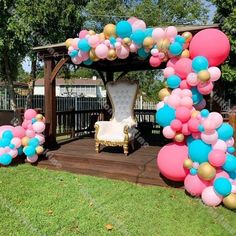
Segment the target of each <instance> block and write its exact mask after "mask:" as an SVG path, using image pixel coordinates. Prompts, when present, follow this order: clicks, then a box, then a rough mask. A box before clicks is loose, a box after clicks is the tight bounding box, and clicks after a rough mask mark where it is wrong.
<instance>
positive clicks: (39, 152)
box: [36, 146, 44, 155]
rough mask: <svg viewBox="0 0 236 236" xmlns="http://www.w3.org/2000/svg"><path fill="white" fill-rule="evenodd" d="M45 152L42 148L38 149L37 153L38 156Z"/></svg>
mask: <svg viewBox="0 0 236 236" xmlns="http://www.w3.org/2000/svg"><path fill="white" fill-rule="evenodd" d="M43 151H44V148H43V147H42V146H38V147H36V153H37V154H38V155H40V154H42V153H43Z"/></svg>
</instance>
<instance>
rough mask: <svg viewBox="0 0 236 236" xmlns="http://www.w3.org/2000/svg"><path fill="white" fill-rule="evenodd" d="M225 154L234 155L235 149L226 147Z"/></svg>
mask: <svg viewBox="0 0 236 236" xmlns="http://www.w3.org/2000/svg"><path fill="white" fill-rule="evenodd" d="M227 152H228V153H234V152H235V148H234V147H228V148H227Z"/></svg>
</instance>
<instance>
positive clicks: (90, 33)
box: [88, 30, 96, 35]
mask: <svg viewBox="0 0 236 236" xmlns="http://www.w3.org/2000/svg"><path fill="white" fill-rule="evenodd" d="M88 34H89V35H95V34H96V33H95V31H94V30H89V32H88Z"/></svg>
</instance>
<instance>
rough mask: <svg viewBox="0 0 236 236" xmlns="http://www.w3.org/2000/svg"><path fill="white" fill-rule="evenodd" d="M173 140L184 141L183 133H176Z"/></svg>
mask: <svg viewBox="0 0 236 236" xmlns="http://www.w3.org/2000/svg"><path fill="white" fill-rule="evenodd" d="M175 141H176V142H178V143H181V142H183V141H184V135H183V134H176V135H175Z"/></svg>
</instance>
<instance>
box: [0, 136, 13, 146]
mask: <svg viewBox="0 0 236 236" xmlns="http://www.w3.org/2000/svg"><path fill="white" fill-rule="evenodd" d="M10 143H11V140H10V139H8V138H2V139H1V140H0V147H7V146H9V145H10Z"/></svg>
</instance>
